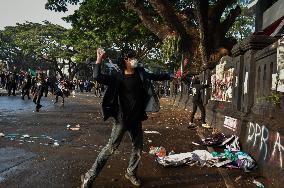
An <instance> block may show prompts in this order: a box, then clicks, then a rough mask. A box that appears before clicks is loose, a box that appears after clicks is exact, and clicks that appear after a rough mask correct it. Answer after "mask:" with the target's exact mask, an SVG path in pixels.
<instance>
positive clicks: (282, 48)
mask: <svg viewBox="0 0 284 188" xmlns="http://www.w3.org/2000/svg"><path fill="white" fill-rule="evenodd" d="M277 72H278V74H279V80H278V87H277V91H280V92H284V37H282V38H281V39H279V40H278V47H277ZM276 81H277V80H276Z"/></svg>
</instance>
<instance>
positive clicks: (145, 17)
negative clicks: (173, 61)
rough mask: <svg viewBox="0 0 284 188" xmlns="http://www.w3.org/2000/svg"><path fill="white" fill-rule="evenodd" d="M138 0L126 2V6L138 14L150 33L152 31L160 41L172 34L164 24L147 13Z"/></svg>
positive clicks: (127, 0)
mask: <svg viewBox="0 0 284 188" xmlns="http://www.w3.org/2000/svg"><path fill="white" fill-rule="evenodd" d="M138 1H139V0H138ZM138 1H137V0H126V2H125V6H126V8H129V9H130V10H133V11H134V12H136V13H137V14H138V16H139V17H140V19H141V21H142V22H143V24H144V26H146V27H147V28H148V29H149V30H150V31H152V32H153V33H154V34H155V35H156V36H158V38H159V39H161V40H163V39H164V38H166V37H167V36H168V33H170V32H171V29H170V28H169V27H168V26H166V25H163V24H160V23H159V22H157V21H156V20H154V18H153V17H151V16H150V14H149V13H148V12H147V10H146V9H145V7H144V6H143V4H142V3H141V1H139V2H138Z"/></svg>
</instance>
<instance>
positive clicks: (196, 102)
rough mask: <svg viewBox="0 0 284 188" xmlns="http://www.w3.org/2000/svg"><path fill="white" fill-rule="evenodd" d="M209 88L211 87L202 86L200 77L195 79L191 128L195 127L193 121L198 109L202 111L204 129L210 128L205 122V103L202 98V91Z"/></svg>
mask: <svg viewBox="0 0 284 188" xmlns="http://www.w3.org/2000/svg"><path fill="white" fill-rule="evenodd" d="M207 87H209V85H202V84H200V80H199V78H198V77H196V78H194V80H193V83H192V103H193V110H192V114H191V117H190V123H189V127H188V128H191V127H194V126H195V125H194V123H193V119H194V115H195V113H196V111H197V107H198V108H199V109H200V111H201V121H202V127H205V128H210V127H209V126H208V125H207V124H206V122H205V108H204V106H203V101H202V98H201V90H203V89H205V88H207Z"/></svg>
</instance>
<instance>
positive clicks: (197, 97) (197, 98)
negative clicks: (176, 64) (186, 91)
mask: <svg viewBox="0 0 284 188" xmlns="http://www.w3.org/2000/svg"><path fill="white" fill-rule="evenodd" d="M207 87H209V85H202V84H199V83H197V84H193V85H192V95H193V96H192V102H193V103H202V98H201V90H203V89H205V88H207Z"/></svg>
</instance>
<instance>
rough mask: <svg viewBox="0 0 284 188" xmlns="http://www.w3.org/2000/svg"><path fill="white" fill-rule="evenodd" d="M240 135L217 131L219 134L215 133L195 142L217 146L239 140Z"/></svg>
mask: <svg viewBox="0 0 284 188" xmlns="http://www.w3.org/2000/svg"><path fill="white" fill-rule="evenodd" d="M238 139H239V137H238V136H235V135H231V136H229V137H228V136H225V134H223V133H217V134H213V135H212V137H208V138H205V139H202V140H201V142H200V143H196V142H194V143H193V144H195V145H197V144H199V145H203V146H211V147H215V146H226V145H227V144H228V143H230V142H232V141H236V142H237V141H238Z"/></svg>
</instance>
